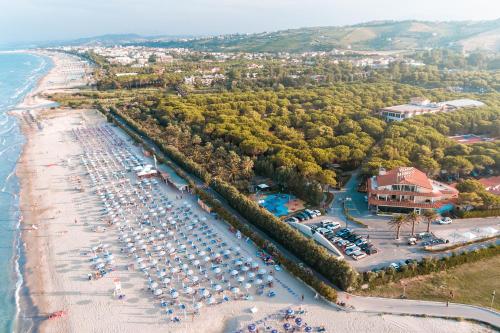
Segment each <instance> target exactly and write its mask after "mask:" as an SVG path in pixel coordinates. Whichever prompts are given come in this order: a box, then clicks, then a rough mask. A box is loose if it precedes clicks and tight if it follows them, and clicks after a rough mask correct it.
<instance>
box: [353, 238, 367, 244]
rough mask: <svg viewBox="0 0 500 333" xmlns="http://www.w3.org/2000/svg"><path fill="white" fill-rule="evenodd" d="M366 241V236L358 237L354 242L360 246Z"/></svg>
mask: <svg viewBox="0 0 500 333" xmlns="http://www.w3.org/2000/svg"><path fill="white" fill-rule="evenodd" d="M366 242H367V240H366V238H360V239H358V240H357V241H355V242H354V244H356V245H357V246H360V245H362V244H365V243H366Z"/></svg>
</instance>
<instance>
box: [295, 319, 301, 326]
mask: <svg viewBox="0 0 500 333" xmlns="http://www.w3.org/2000/svg"><path fill="white" fill-rule="evenodd" d="M295 324H297V326H300V325H302V318H295Z"/></svg>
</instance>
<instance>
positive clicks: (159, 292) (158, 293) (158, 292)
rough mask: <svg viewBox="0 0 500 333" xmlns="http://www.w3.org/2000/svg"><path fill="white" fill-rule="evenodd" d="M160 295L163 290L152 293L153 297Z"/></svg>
mask: <svg viewBox="0 0 500 333" xmlns="http://www.w3.org/2000/svg"><path fill="white" fill-rule="evenodd" d="M161 294H163V290H161V289H156V290H155V291H154V295H155V296H160V295H161Z"/></svg>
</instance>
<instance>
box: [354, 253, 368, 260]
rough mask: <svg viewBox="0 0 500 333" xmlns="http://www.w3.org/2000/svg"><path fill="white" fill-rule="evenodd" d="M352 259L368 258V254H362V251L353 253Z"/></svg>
mask: <svg viewBox="0 0 500 333" xmlns="http://www.w3.org/2000/svg"><path fill="white" fill-rule="evenodd" d="M351 257H352V259H354V260H359V259H363V258H364V257H366V253H364V252H361V251H356V252H353V253H351Z"/></svg>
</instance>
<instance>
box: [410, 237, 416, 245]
mask: <svg viewBox="0 0 500 333" xmlns="http://www.w3.org/2000/svg"><path fill="white" fill-rule="evenodd" d="M408 245H417V239H416V238H415V237H410V238H408Z"/></svg>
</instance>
